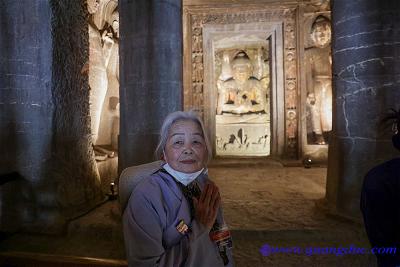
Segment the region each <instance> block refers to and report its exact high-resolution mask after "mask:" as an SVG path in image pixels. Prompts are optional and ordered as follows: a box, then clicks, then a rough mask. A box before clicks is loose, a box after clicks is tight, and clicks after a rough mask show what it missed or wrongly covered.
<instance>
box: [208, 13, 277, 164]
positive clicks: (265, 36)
mask: <svg viewBox="0 0 400 267" xmlns="http://www.w3.org/2000/svg"><path fill="white" fill-rule="evenodd" d="M282 25H283V23H282V21H278V22H269V23H268V22H263V23H239V24H224V25H220V24H206V25H204V27H203V51H204V53H203V62H204V89H203V93H204V123H205V126H206V127H207V129H209V134H210V137H211V139H210V140H211V144H212V146H213V154H214V155H216V140H215V136H216V119H215V114H216V113H215V111H216V108H217V101H216V100H217V98H218V93H217V90H216V87H217V85H216V83H215V81H216V77H215V71H214V64H213V63H214V61H215V58H214V56H215V50H216V49H219V48H225V49H226V48H233V47H234V46H237V45H239V46H242V47H245V46H251V45H257V44H260V43H261V42H265V44H267V40H269V46H270V61H271V66H270V68H271V70H270V92H269V95H270V97H269V100H270V102H271V103H270V107H271V109H270V110H271V111H270V122H271V141H270V155H279V154H281V153H282V151H283V149H284V141H285V140H284V134H279V133H284V131H285V128H284V127H285V123H284V119H283V118H284V114H285V111H284V103H285V101H284V91H283V90H278V88H283V86H284V78H283V73H284V65H283V38H282V31H283V29H282V27H283V26H282ZM224 39H225V40H226V39H228V40H232V41H234V40H237V41H236V42H235V43H232V45H231V47H227V46H221V41H224ZM264 157H265V156H264Z"/></svg>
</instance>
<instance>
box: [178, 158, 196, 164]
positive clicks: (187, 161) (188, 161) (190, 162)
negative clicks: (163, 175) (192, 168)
mask: <svg viewBox="0 0 400 267" xmlns="http://www.w3.org/2000/svg"><path fill="white" fill-rule="evenodd" d="M195 162H196V161H195V160H194V159H186V160H182V161H181V163H183V164H193V163H195Z"/></svg>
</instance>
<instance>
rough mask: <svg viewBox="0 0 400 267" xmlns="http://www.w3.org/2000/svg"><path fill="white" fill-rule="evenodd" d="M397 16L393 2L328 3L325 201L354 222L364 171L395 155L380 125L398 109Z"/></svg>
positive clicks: (398, 8)
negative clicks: (329, 113)
mask: <svg viewBox="0 0 400 267" xmlns="http://www.w3.org/2000/svg"><path fill="white" fill-rule="evenodd" d="M399 12H400V5H399V4H398V1H397V0H387V1H375V0H365V1H347V0H336V1H333V2H332V27H333V42H332V57H333V82H334V86H333V88H334V89H333V92H334V97H333V135H332V142H331V143H330V144H329V165H328V180H327V200H328V203H329V204H330V206H331V208H333V209H334V210H335V211H336V212H338V213H339V214H342V215H346V216H349V217H353V218H360V211H359V210H360V209H359V199H360V190H361V185H362V182H363V178H364V176H365V174H366V172H367V171H368V170H369V169H371V168H372V167H373V166H375V165H377V164H378V163H379V162H382V161H385V160H388V159H390V158H392V157H394V156H395V155H396V151H395V149H394V148H392V146H391V142H390V139H389V135H387V134H386V135H382V132H381V129H380V128H379V122H380V120H381V119H382V117H383V115H384V113H386V112H387V111H388V109H389V108H398V107H399V104H400V102H399V99H400V90H399V85H400V84H399V69H400V58H399V54H400V32H399V31H398V29H399V27H400V21H399V20H398V14H399ZM397 155H398V153H397Z"/></svg>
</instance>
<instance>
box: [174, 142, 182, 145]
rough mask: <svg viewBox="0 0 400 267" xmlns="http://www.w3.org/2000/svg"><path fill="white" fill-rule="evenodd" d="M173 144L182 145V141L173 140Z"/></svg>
mask: <svg viewBox="0 0 400 267" xmlns="http://www.w3.org/2000/svg"><path fill="white" fill-rule="evenodd" d="M174 145H183V141H175V142H174Z"/></svg>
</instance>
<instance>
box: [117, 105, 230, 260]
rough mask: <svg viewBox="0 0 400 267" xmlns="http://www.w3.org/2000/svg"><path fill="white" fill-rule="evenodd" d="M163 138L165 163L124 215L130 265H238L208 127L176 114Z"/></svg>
mask: <svg viewBox="0 0 400 267" xmlns="http://www.w3.org/2000/svg"><path fill="white" fill-rule="evenodd" d="M160 136H161V137H160V141H159V144H158V147H157V150H156V156H157V157H158V158H160V159H163V160H164V161H165V164H163V165H162V166H161V167H160V169H159V170H158V171H156V172H155V173H153V174H151V175H150V176H149V177H147V178H145V179H143V180H142V181H141V182H140V183H139V184H138V185H137V186H136V187H135V188H134V189H133V191H132V194H131V196H130V199H129V202H128V205H127V208H126V209H125V211H124V214H123V226H124V235H125V245H126V250H127V258H128V263H129V266H171V267H175V266H195V267H202V266H204V267H218V266H233V260H232V253H231V248H232V240H231V238H230V233H229V231H228V229H227V227H226V225H225V223H224V219H223V217H222V211H221V208H220V195H219V191H218V187H217V186H216V185H215V184H214V183H213V182H211V181H210V180H209V179H208V177H207V168H206V166H207V162H208V160H209V158H210V156H211V148H210V144H209V142H208V138H207V135H206V134H205V131H204V126H203V123H202V122H201V120H200V119H199V117H198V116H197V115H196V114H195V113H194V112H181V111H178V112H174V113H171V114H170V115H169V116H168V117H167V118H166V119H165V121H164V123H163V125H162V128H161V135H160Z"/></svg>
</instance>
